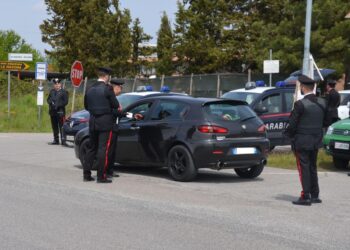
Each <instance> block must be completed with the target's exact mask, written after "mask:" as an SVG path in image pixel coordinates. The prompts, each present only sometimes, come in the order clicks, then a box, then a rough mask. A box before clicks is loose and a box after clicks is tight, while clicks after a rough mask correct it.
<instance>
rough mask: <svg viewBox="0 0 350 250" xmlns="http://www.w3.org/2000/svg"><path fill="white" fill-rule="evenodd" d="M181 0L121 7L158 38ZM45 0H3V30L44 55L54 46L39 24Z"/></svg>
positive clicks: (135, 0) (125, 2)
mask: <svg viewBox="0 0 350 250" xmlns="http://www.w3.org/2000/svg"><path fill="white" fill-rule="evenodd" d="M176 2H177V0H120V5H121V8H123V9H124V8H127V9H129V10H130V13H131V16H132V18H133V20H134V19H135V18H137V17H138V18H139V19H140V21H141V26H142V27H143V28H144V31H145V32H146V33H147V34H149V35H151V36H152V37H153V39H152V40H151V42H152V43H156V41H157V31H158V29H159V26H160V18H161V15H162V13H163V11H165V12H166V13H167V14H168V17H169V19H170V21H171V23H174V21H175V12H176V10H177V5H176ZM47 18H48V16H47V13H46V6H45V3H44V0H0V30H14V31H15V32H17V33H18V34H19V35H20V36H21V37H22V38H23V39H24V40H25V41H26V42H27V43H29V44H31V45H32V46H33V48H35V49H37V50H39V51H40V52H42V54H44V50H45V49H48V50H50V47H49V46H48V45H47V44H45V43H43V42H41V32H40V29H39V25H40V24H41V23H42V22H43V20H45V19H47Z"/></svg>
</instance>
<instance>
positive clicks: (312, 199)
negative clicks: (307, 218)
mask: <svg viewBox="0 0 350 250" xmlns="http://www.w3.org/2000/svg"><path fill="white" fill-rule="evenodd" d="M311 203H322V200H321V199H320V198H318V197H317V198H311Z"/></svg>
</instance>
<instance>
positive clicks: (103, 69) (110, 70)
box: [97, 67, 112, 75]
mask: <svg viewBox="0 0 350 250" xmlns="http://www.w3.org/2000/svg"><path fill="white" fill-rule="evenodd" d="M97 70H98V72H101V73H105V74H107V75H110V74H111V73H112V69H111V68H109V67H98V68H97Z"/></svg>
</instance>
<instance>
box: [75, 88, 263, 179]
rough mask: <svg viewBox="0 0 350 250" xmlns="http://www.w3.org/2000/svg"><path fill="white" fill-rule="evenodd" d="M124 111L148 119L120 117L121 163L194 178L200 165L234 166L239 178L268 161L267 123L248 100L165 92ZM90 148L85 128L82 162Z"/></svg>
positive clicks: (79, 149) (79, 139)
mask: <svg viewBox="0 0 350 250" xmlns="http://www.w3.org/2000/svg"><path fill="white" fill-rule="evenodd" d="M125 111H127V112H129V113H132V114H142V116H143V119H142V120H135V119H129V118H126V117H125V118H122V119H121V120H120V123H119V131H118V145H117V149H116V150H117V151H116V161H117V162H118V163H120V164H121V165H124V166H135V165H141V166H146V165H150V166H159V167H167V168H168V170H169V173H170V175H171V176H172V178H173V179H174V180H176V181H191V180H193V179H194V178H195V177H196V175H197V171H198V169H199V168H212V169H216V170H220V169H223V168H233V169H234V170H235V172H236V173H237V174H238V175H239V176H240V177H243V178H255V177H257V176H259V175H260V174H261V172H262V171H263V168H264V165H265V164H266V158H267V153H268V150H269V140H268V139H267V138H266V128H265V125H264V123H263V122H262V121H261V119H260V118H259V117H258V116H257V115H256V114H255V113H254V112H253V111H252V110H251V108H250V107H249V106H248V104H247V103H246V102H243V101H237V100H224V99H209V98H193V97H189V96H176V95H175V96H164V95H163V96H157V97H147V98H143V99H141V100H139V101H137V102H136V103H134V104H132V105H130V106H129V107H128V108H126V110H125ZM88 147H89V131H88V128H85V129H83V130H81V131H79V132H78V133H77V135H76V138H75V154H76V157H77V158H79V159H80V161H81V163H82V164H83V165H84V161H85V160H84V159H85V154H86V150H87V148H88Z"/></svg>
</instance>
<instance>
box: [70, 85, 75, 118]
mask: <svg viewBox="0 0 350 250" xmlns="http://www.w3.org/2000/svg"><path fill="white" fill-rule="evenodd" d="M73 89H74V90H73V99H72V112H71V113H73V111H74V102H75V90H76V87H73Z"/></svg>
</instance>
